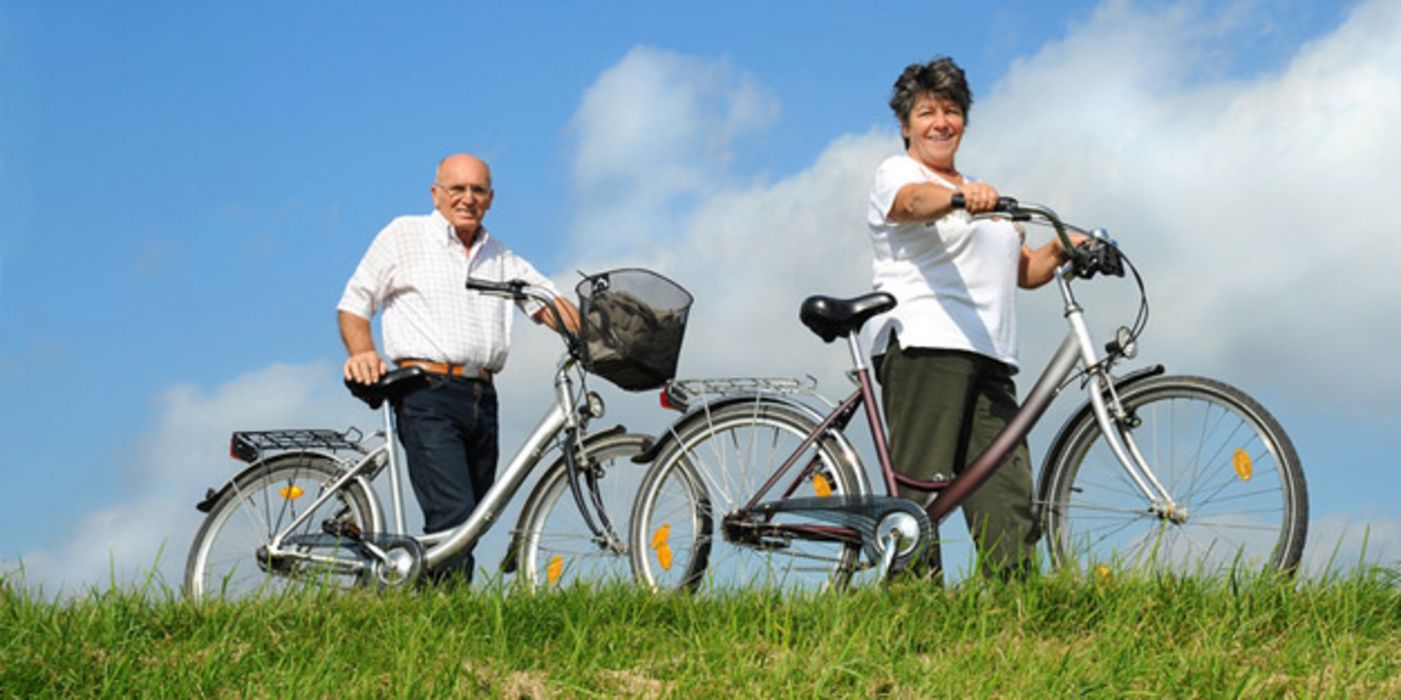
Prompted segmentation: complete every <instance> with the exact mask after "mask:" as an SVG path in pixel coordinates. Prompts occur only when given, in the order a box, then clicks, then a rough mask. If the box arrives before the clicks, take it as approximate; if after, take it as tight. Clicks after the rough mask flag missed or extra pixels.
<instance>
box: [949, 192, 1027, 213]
mask: <svg viewBox="0 0 1401 700" xmlns="http://www.w3.org/2000/svg"><path fill="white" fill-rule="evenodd" d="M949 206H950V207H953V208H954V209H967V208H968V202H967V201H966V200H965V199H964V198H963V193H962V192H955V193H953V197H951V198H949ZM1017 208H1018V207H1017V200H1016V198H1014V197H998V198H997V205H996V206H994V207H993V208H992V210H993V211H996V212H1002V213H1004V214H1006V213H1012V212H1015V211H1017Z"/></svg>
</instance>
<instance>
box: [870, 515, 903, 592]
mask: <svg viewBox="0 0 1401 700" xmlns="http://www.w3.org/2000/svg"><path fill="white" fill-rule="evenodd" d="M881 542H882V545H883V546H882V547H881V554H880V566H879V568H877V569H876V572H877V579H876V580H877V581H881V582H884V581H885V579H886V576H889V575H890V567H891V566H892V565H893V564H894V563H895V553H896V552H898V551H899V550H900V531H899V530H898V529H895V528H891V530H890V532H887V533H886V534H885V538H884V539H883V540H882V541H881Z"/></svg>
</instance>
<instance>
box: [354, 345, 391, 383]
mask: <svg viewBox="0 0 1401 700" xmlns="http://www.w3.org/2000/svg"><path fill="white" fill-rule="evenodd" d="M344 371H345V378H346V379H349V380H352V381H356V382H359V383H361V384H374V383H375V382H377V381H379V378H380V377H382V376H384V374H385V373H386V372H388V371H389V367H388V365H386V364H384V359H383V358H381V357H380V356H379V353H378V352H376V351H374V350H366V351H364V352H357V353H355V354H354V355H351V356H350V357H349V358H347V359H346V361H345V370H344Z"/></svg>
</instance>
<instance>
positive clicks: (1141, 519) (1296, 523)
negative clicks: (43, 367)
mask: <svg viewBox="0 0 1401 700" xmlns="http://www.w3.org/2000/svg"><path fill="white" fill-rule="evenodd" d="M1120 400H1121V401H1122V402H1123V405H1124V408H1125V409H1126V411H1127V412H1128V414H1129V416H1130V419H1129V421H1128V422H1127V425H1128V426H1129V427H1127V428H1122V429H1120V435H1122V436H1124V438H1125V441H1126V442H1131V443H1132V445H1134V446H1136V448H1137V450H1138V451H1139V453H1140V454H1141V455H1142V456H1143V458H1144V461H1146V462H1147V466H1148V468H1149V469H1150V470H1152V473H1153V474H1154V475H1155V476H1156V477H1157V479H1158V481H1159V482H1160V483H1161V484H1162V486H1163V487H1164V488H1165V489H1166V491H1167V492H1168V494H1169V495H1170V496H1171V502H1170V503H1162V502H1158V503H1154V502H1150V499H1149V498H1148V497H1147V496H1145V495H1143V493H1142V492H1141V490H1140V489H1139V487H1138V486H1137V485H1136V484H1135V483H1134V482H1133V480H1132V479H1131V478H1130V476H1129V475H1128V474H1127V473H1126V472H1125V470H1124V467H1123V465H1122V464H1121V463H1120V462H1119V460H1118V459H1117V458H1116V457H1115V456H1114V454H1113V453H1112V452H1111V451H1110V449H1109V447H1108V445H1107V444H1106V442H1105V440H1104V436H1103V435H1102V434H1101V432H1100V426H1099V423H1098V422H1097V421H1096V420H1095V417H1094V414H1093V412H1090V411H1085V412H1082V413H1081V414H1080V415H1079V417H1078V419H1077V420H1076V422H1075V423H1074V424H1073V425H1072V426H1070V427H1069V429H1067V430H1065V431H1063V432H1062V436H1063V437H1062V438H1061V439H1060V440H1058V441H1057V444H1056V445H1054V446H1052V448H1051V451H1050V452H1049V454H1048V456H1047V459H1046V463H1045V468H1046V469H1048V470H1049V472H1048V478H1047V479H1046V480H1044V481H1043V484H1042V493H1041V495H1040V498H1041V506H1042V508H1043V514H1044V523H1045V526H1046V534H1047V546H1048V547H1049V549H1050V555H1051V560H1052V563H1053V564H1054V565H1056V566H1058V567H1070V566H1073V567H1077V568H1078V569H1080V570H1081V571H1091V570H1093V571H1098V572H1105V571H1108V570H1109V569H1113V568H1119V569H1125V568H1126V569H1131V570H1147V571H1161V570H1168V571H1175V572H1178V573H1182V574H1200V575H1207V576H1211V575H1217V574H1220V573H1223V572H1228V571H1232V570H1256V571H1282V572H1286V573H1292V572H1293V570H1294V569H1295V567H1297V566H1298V564H1299V559H1300V558H1301V557H1302V555H1303V548H1304V538H1305V536H1306V532H1307V528H1308V495H1307V493H1306V490H1305V486H1304V475H1303V470H1302V467H1301V466H1300V464H1299V457H1298V454H1297V453H1296V452H1295V451H1294V446H1293V444H1292V443H1291V442H1290V441H1289V437H1288V436H1287V435H1286V434H1285V432H1284V429H1283V428H1281V427H1280V425H1279V422H1278V421H1276V420H1275V419H1274V417H1273V416H1271V415H1270V414H1269V412H1268V411H1266V410H1265V409H1264V408H1263V407H1262V406H1261V405H1260V404H1259V403H1257V402H1256V401H1255V400H1253V399H1251V398H1250V397H1249V396H1247V395H1246V394H1245V393H1243V392H1241V391H1240V390H1239V389H1236V388H1234V387H1231V386H1229V385H1226V384H1223V383H1221V382H1218V381H1214V380H1210V379H1203V378H1199V377H1160V378H1154V379H1149V380H1145V381H1142V382H1138V383H1134V384H1130V385H1129V386H1128V387H1126V388H1124V389H1123V390H1121V392H1120ZM1105 567H1109V568H1105Z"/></svg>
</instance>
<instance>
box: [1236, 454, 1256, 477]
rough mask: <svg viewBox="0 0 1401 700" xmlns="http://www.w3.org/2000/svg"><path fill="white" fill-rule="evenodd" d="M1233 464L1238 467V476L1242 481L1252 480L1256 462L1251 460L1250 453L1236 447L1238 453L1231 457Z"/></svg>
mask: <svg viewBox="0 0 1401 700" xmlns="http://www.w3.org/2000/svg"><path fill="white" fill-rule="evenodd" d="M1231 464H1232V465H1233V466H1235V468H1236V476H1238V477H1240V480H1241V481H1250V477H1251V476H1252V475H1254V473H1255V463H1254V462H1251V461H1250V455H1248V454H1246V453H1245V450H1242V449H1241V448H1239V447H1237V448H1236V453H1235V455H1234V456H1232V457H1231Z"/></svg>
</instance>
